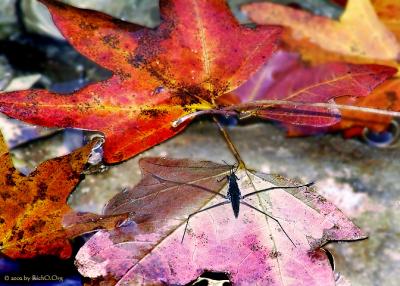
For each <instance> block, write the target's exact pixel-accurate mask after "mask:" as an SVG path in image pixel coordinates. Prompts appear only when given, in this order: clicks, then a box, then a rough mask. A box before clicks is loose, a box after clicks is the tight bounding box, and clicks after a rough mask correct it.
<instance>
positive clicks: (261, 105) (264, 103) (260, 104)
mask: <svg viewBox="0 0 400 286" xmlns="http://www.w3.org/2000/svg"><path fill="white" fill-rule="evenodd" d="M274 105H291V106H294V107H296V106H308V107H322V108H331V109H339V110H340V109H341V110H350V111H358V112H364V113H371V114H378V115H383V116H390V117H396V118H400V112H398V111H391V110H383V109H377V108H371V107H360V106H354V105H346V104H336V103H325V102H299V101H288V100H259V101H254V102H247V103H240V104H237V105H232V106H228V107H223V108H220V109H207V110H199V111H197V112H193V113H190V114H188V115H185V116H183V117H181V118H179V119H177V120H175V121H174V122H172V126H173V127H174V128H176V127H178V126H179V125H181V124H182V123H184V122H185V121H187V120H192V119H193V118H195V117H197V116H201V115H217V114H220V115H224V116H229V115H234V116H235V115H237V116H239V119H245V118H246V117H249V116H251V114H249V113H248V112H251V111H255V110H263V109H265V110H267V109H268V108H271V107H273V106H274ZM326 116H329V113H327V114H326ZM331 116H336V115H334V114H332V115H331Z"/></svg>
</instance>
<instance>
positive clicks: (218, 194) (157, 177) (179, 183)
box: [151, 174, 228, 200]
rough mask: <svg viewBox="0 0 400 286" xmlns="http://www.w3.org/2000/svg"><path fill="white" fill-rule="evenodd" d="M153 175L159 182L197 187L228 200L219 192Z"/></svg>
mask: <svg viewBox="0 0 400 286" xmlns="http://www.w3.org/2000/svg"><path fill="white" fill-rule="evenodd" d="M151 175H152V176H153V177H154V178H156V179H158V180H160V181H165V182H170V183H175V184H178V185H187V186H191V187H195V188H198V189H199V190H203V191H205V192H208V193H211V194H214V195H217V196H220V197H221V198H224V199H226V200H227V199H228V198H227V197H226V196H225V195H223V194H220V193H218V192H215V191H213V190H210V189H207V188H205V187H202V186H198V185H195V184H191V183H185V182H176V181H172V180H168V179H164V178H161V177H159V176H157V175H154V174H151Z"/></svg>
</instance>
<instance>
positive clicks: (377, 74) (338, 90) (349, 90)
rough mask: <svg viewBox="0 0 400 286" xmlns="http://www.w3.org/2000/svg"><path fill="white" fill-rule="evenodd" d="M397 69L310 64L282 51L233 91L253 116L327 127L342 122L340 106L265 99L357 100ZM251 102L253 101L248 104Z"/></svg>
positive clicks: (308, 101)
mask: <svg viewBox="0 0 400 286" xmlns="http://www.w3.org/2000/svg"><path fill="white" fill-rule="evenodd" d="M395 72H396V69H393V68H390V67H385V66H379V65H353V64H346V63H328V64H322V65H318V66H313V67H308V66H305V65H304V64H303V63H301V62H300V61H299V59H298V57H297V56H296V55H295V54H288V53H285V52H278V53H276V54H275V55H274V56H273V57H272V58H271V60H270V61H269V62H268V64H266V65H265V66H264V67H263V68H262V69H260V71H258V72H257V73H256V74H255V75H254V76H253V77H252V78H251V79H250V80H248V81H247V82H246V83H245V84H244V85H242V86H241V87H240V88H238V89H237V90H235V91H233V92H232V93H233V94H235V95H236V96H237V97H238V98H239V101H240V102H243V103H244V104H242V105H239V106H241V107H235V108H236V109H237V110H246V106H249V109H248V111H249V113H250V114H251V115H253V116H257V117H261V118H268V119H274V120H278V121H281V122H284V123H285V124H292V125H304V126H316V127H325V126H330V125H333V124H335V123H337V122H339V121H340V115H341V113H340V112H339V110H338V109H335V108H331V109H327V108H322V107H307V106H304V105H299V106H293V105H291V106H285V105H281V106H271V105H270V104H262V100H287V101H293V102H299V103H316V102H319V103H323V102H329V101H330V100H332V99H335V98H338V97H342V96H348V99H349V100H351V101H353V102H354V101H357V100H358V99H356V98H355V97H356V96H364V97H366V96H367V95H368V94H370V93H371V92H372V91H373V89H374V88H375V87H376V86H378V85H379V84H381V83H382V82H384V81H385V80H386V79H387V78H389V77H391V76H392V75H393V74H394V73H395ZM253 100H255V102H254V103H252V101H253ZM247 102H250V103H249V104H248V105H246V103H247ZM258 102H260V103H259V104H258ZM332 103H334V102H332ZM243 107H244V108H243ZM379 107H380V106H376V108H379ZM346 115H348V112H347V113H345V112H343V114H342V116H346ZM358 116H360V115H359V114H358ZM361 117H362V115H361Z"/></svg>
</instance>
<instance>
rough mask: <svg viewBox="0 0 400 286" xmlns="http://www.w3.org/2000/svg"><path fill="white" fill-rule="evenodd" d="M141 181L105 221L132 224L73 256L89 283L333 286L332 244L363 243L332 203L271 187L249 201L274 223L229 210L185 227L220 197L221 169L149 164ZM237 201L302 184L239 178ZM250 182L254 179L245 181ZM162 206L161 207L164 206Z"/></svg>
mask: <svg viewBox="0 0 400 286" xmlns="http://www.w3.org/2000/svg"><path fill="white" fill-rule="evenodd" d="M140 166H141V169H142V172H143V179H142V181H141V182H140V183H139V184H138V185H137V186H136V187H134V188H133V189H131V190H128V191H124V192H122V193H120V194H118V195H116V196H115V197H114V198H113V199H112V200H111V201H110V203H109V204H108V205H107V206H106V208H105V214H108V215H110V214H118V213H120V212H126V211H129V212H130V213H131V218H132V221H131V223H130V224H125V225H124V226H121V227H120V228H119V229H116V230H114V231H110V232H106V231H100V232H98V233H96V234H95V235H94V236H93V237H92V238H91V239H90V240H89V241H88V242H87V243H86V244H85V245H84V246H83V247H82V248H81V249H80V251H79V253H78V254H77V256H76V265H77V266H78V268H79V271H80V272H81V273H82V274H83V275H84V276H86V277H91V278H96V277H103V278H104V279H106V280H108V281H114V282H115V283H116V282H118V284H117V285H165V284H167V285H183V284H185V283H188V282H190V281H193V280H195V279H196V278H197V277H198V276H199V275H201V274H202V272H203V271H205V270H208V271H214V272H225V273H228V275H229V277H230V280H231V281H232V282H233V283H234V284H235V285H299V284H302V285H310V286H312V285H335V281H334V276H333V273H332V269H331V266H330V265H329V262H328V259H327V257H326V254H325V253H324V251H323V250H322V249H320V248H319V247H320V246H321V245H323V244H325V243H326V242H328V241H331V240H354V239H360V238H363V237H365V236H364V234H363V233H362V231H361V230H360V229H359V228H358V227H356V226H355V225H354V224H353V223H352V222H351V221H350V220H349V219H347V218H346V217H345V216H344V215H343V214H342V213H341V212H340V211H339V210H338V209H336V208H335V207H334V205H333V204H331V203H329V202H328V201H326V200H325V199H324V198H322V197H321V196H319V195H318V194H317V193H316V192H315V190H313V189H311V188H306V187H303V188H293V189H286V190H283V189H275V190H271V191H269V192H264V193H259V194H258V195H254V196H250V197H248V198H246V199H245V200H246V202H248V203H249V204H251V205H252V206H254V207H256V208H258V209H260V210H262V211H264V212H267V213H268V214H270V215H272V216H274V217H275V218H276V219H278V220H279V221H280V224H281V225H282V227H283V228H284V229H285V231H286V233H287V234H288V235H289V237H290V239H291V240H292V241H293V243H294V245H293V244H292V242H291V241H290V240H289V238H288V237H287V236H286V235H285V233H284V232H283V231H282V228H281V227H280V226H279V225H278V224H277V223H276V221H274V220H273V219H270V218H269V217H267V216H265V215H263V214H261V213H258V212H257V211H255V210H253V209H251V208H249V207H246V206H243V205H241V210H240V213H239V216H238V218H237V219H236V218H235V217H234V215H233V212H232V209H231V207H230V205H229V204H227V205H224V206H220V207H218V208H214V209H212V210H209V211H205V212H202V213H199V214H197V215H195V216H193V217H192V218H191V219H190V222H189V227H188V232H187V233H186V236H185V239H184V240H183V243H181V240H182V236H183V233H184V228H185V222H186V219H187V218H188V215H189V214H191V213H193V212H194V211H198V210H200V209H204V208H206V207H209V206H211V205H215V204H217V203H219V202H222V201H224V200H225V199H224V198H223V197H221V196H220V195H217V194H213V193H210V192H208V190H213V191H217V192H220V194H226V191H227V190H226V188H227V184H226V180H224V176H226V175H227V174H228V167H227V166H226V165H218V164H215V163H211V162H194V161H189V160H172V159H161V158H146V159H142V160H141V161H140ZM237 176H238V179H239V180H238V183H239V186H240V189H241V191H242V194H246V193H249V192H253V191H254V190H260V189H264V188H268V187H273V186H294V185H298V183H297V184H295V183H294V182H291V181H289V180H287V179H285V178H283V177H281V176H275V175H266V174H260V173H254V172H250V171H246V170H238V171H237ZM250 179H251V181H250ZM166 206H167V207H166Z"/></svg>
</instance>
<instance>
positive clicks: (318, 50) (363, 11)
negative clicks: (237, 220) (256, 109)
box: [243, 0, 400, 66]
mask: <svg viewBox="0 0 400 286" xmlns="http://www.w3.org/2000/svg"><path fill="white" fill-rule="evenodd" d="M376 2H385V1H376ZM243 11H244V12H245V13H246V14H247V15H248V16H249V17H250V18H251V19H252V20H253V21H254V22H256V23H259V24H265V25H267V24H278V25H283V26H285V27H289V28H290V30H287V31H286V32H285V33H284V36H283V38H284V41H285V43H286V44H287V45H288V47H289V48H290V49H293V50H296V51H300V52H301V54H302V56H303V58H304V59H306V60H309V61H313V62H314V63H320V62H326V61H331V60H346V61H350V62H352V63H384V64H387V65H392V66H397V65H398V63H397V61H398V59H399V55H400V44H399V42H398V41H397V39H396V37H395V35H394V34H393V33H392V32H391V31H390V30H389V29H388V28H387V27H385V25H384V24H383V23H382V22H381V21H380V19H379V18H378V15H377V14H376V12H375V10H374V7H373V6H372V4H371V2H370V0H349V1H348V2H347V6H346V10H345V12H344V13H343V14H342V16H341V17H340V20H339V21H336V20H332V19H329V18H325V17H321V16H315V15H313V14H311V13H308V12H304V11H301V10H296V9H293V8H290V7H284V6H281V5H276V4H272V3H254V4H250V5H246V6H244V8H243ZM316 27H318V28H316Z"/></svg>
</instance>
